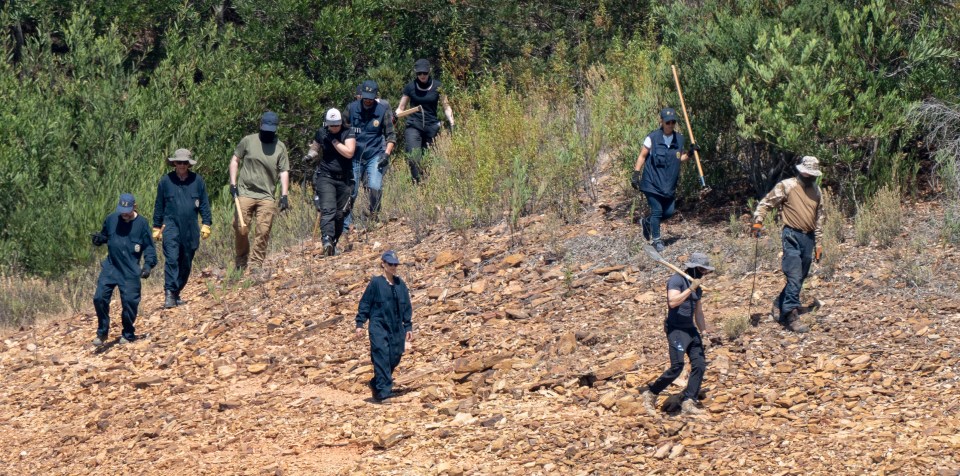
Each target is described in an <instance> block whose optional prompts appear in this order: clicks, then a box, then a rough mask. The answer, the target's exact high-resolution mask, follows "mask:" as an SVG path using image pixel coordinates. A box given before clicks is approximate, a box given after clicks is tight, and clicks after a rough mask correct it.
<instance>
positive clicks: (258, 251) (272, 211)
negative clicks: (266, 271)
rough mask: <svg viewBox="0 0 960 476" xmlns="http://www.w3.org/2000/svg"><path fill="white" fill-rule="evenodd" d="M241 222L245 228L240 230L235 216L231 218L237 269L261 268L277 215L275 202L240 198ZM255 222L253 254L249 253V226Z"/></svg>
mask: <svg viewBox="0 0 960 476" xmlns="http://www.w3.org/2000/svg"><path fill="white" fill-rule="evenodd" d="M239 212H240V213H241V214H242V215H243V222H244V223H246V225H247V228H246V229H243V230H241V229H240V223H239V222H238V221H237V216H236V215H234V216H233V231H234V236H235V237H236V248H237V259H236V263H235V264H236V267H237V268H246V267H247V264H248V261H249V264H250V265H252V266H253V267H255V268H259V267H261V266H263V260H264V259H266V257H267V244H268V242H269V241H270V228H271V227H272V226H273V217H274V216H276V214H277V202H276V201H274V200H261V199H256V198H247V197H240V210H239ZM252 220H256V222H257V223H256V225H257V229H256V230H255V234H254V239H253V253H252V256H251V253H250V237H249V234H250V226H251V223H250V222H251V221H252Z"/></svg>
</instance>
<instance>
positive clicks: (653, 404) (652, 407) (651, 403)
mask: <svg viewBox="0 0 960 476" xmlns="http://www.w3.org/2000/svg"><path fill="white" fill-rule="evenodd" d="M640 400H641V401H643V408H644V409H645V410H646V411H647V413H649V414H650V415H651V416H656V415H657V395H656V394H655V393H653V392H651V391H650V389H649V388H648V389H646V390H644V391H643V393H641V394H640Z"/></svg>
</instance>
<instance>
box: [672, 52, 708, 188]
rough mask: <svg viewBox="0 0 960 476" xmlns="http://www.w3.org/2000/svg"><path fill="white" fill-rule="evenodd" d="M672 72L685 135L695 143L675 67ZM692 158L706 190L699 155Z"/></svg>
mask: <svg viewBox="0 0 960 476" xmlns="http://www.w3.org/2000/svg"><path fill="white" fill-rule="evenodd" d="M670 69H672V70H673V81H674V82H675V83H677V95H678V96H680V108H681V109H683V122H686V123H687V134H689V135H690V142H691V143H694V144H695V143H696V142H697V141H696V140H695V139H694V138H693V128H692V127H690V117H689V116H687V104H686V103H685V102H684V101H683V90H682V89H680V76H678V75H677V65H673V64H672V65H670ZM693 157H694V158H695V159H697V172H700V186H701V187H704V188H706V187H707V182H706V181H705V180H704V179H703V166H701V165H700V153H699V152H697V151H693Z"/></svg>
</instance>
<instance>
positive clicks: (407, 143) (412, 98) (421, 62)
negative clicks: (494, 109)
mask: <svg viewBox="0 0 960 476" xmlns="http://www.w3.org/2000/svg"><path fill="white" fill-rule="evenodd" d="M413 71H414V74H416V79H414V80H413V81H410V82H409V83H407V85H406V86H404V88H403V96H402V97H401V98H400V104H398V105H397V110H396V114H400V113H401V112H403V111H404V110H406V109H407V106H408V105H409V106H410V107H411V108H414V107H417V106H420V112H417V113H413V114H412V115H410V116H408V117H407V125H406V129H405V130H404V132H403V139H404V151H406V153H407V163H409V165H410V176H411V177H413V182H414V183H420V180H421V178H422V174H423V169H422V164H421V159H422V158H423V151H424V150H425V149H426V148H427V147H430V144H431V143H433V139H434V137H436V136H437V133H439V132H440V125H441V123H440V119H439V118H438V116H437V105H438V104H439V103H440V102H443V112H444V114H446V116H447V121H448V122H449V123H450V129H451V130H452V129H453V109H451V108H450V102H449V101H448V100H447V96H446V95H445V94H443V88H442V86H441V84H440V81H438V80H436V79H434V78H433V77H432V76H430V62H429V61H427V60H425V59H418V60H417V61H416V62H415V63H414V64H413Z"/></svg>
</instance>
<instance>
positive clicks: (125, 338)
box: [119, 336, 137, 344]
mask: <svg viewBox="0 0 960 476" xmlns="http://www.w3.org/2000/svg"><path fill="white" fill-rule="evenodd" d="M135 340H137V336H129V337H128V336H121V337H120V340H119V342H120V343H121V344H129V343H131V342H133V341H135Z"/></svg>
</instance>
